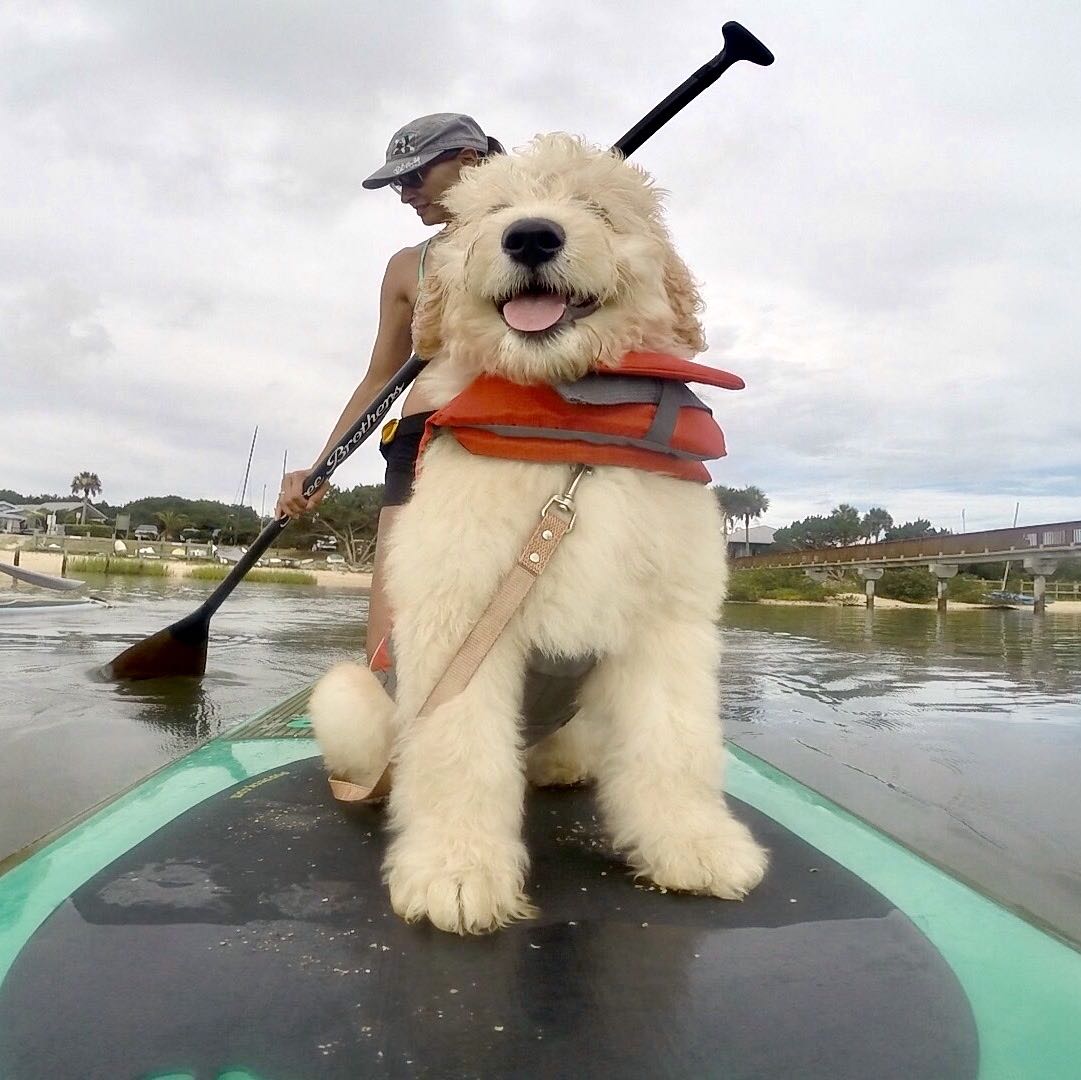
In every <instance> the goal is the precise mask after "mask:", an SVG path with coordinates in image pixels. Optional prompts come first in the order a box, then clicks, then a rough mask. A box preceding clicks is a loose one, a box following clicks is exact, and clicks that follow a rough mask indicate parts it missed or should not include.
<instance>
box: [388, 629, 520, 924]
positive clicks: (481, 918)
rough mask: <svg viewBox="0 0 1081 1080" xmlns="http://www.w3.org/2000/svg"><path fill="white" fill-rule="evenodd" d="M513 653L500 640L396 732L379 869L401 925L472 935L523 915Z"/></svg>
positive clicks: (516, 688) (517, 694)
mask: <svg viewBox="0 0 1081 1080" xmlns="http://www.w3.org/2000/svg"><path fill="white" fill-rule="evenodd" d="M519 652H520V650H517V649H516V648H515V646H514V645H513V643H511V642H509V641H508V640H507V639H501V640H500V642H498V643H497V644H496V646H495V648H494V649H493V650H492V652H491V653H490V654H489V656H488V657H487V659H486V660H485V661H484V663H483V664H481V666H480V668H479V669H478V670H477V672H476V674H475V675H474V676H473V679H472V681H471V682H470V684H469V686H468V687H467V688H466V689H465V690H464V691H463V692H462V693H461V694H459V695H458V696H457V697H455V698H453V699H452V700H450V701H448V702H446V703H445V704H443V705H441V706H439V707H438V708H437V709H435V710H434V711H433V712H431V713H430V714H428V715H427V716H423V717H421V718H419V719H417V718H415V717H414V718H412V719H410V720H407V721H405V722H404V723H403V724H402V726H401V728H400V734H399V736H398V744H397V747H396V750H395V770H394V788H393V790H392V792H391V796H390V823H391V828H392V829H393V831H394V834H395V836H394V840H393V842H392V844H391V846H390V850H389V851H388V853H387V859H386V862H385V864H384V868H383V869H384V875H385V878H386V881H387V884H388V885H389V887H390V897H391V903H392V905H393V907H394V910H395V911H396V912H397V913H398V914H399V915H401V916H402V917H403V918H404V919H406V920H407V921H410V922H412V921H415V920H417V919H422V918H425V917H427V918H428V919H430V920H431V921H432V923H434V924H435V925H436V926H437V927H439V929H441V930H447V931H453V932H455V933H459V934H480V933H485V932H487V931H489V930H494V929H496V928H497V927H499V926H503V925H505V924H506V923H508V922H511V921H512V920H514V919H521V918H527V917H529V916H530V915H532V914H533V908H532V907H531V906H530V904H529V901H528V900H527V898H526V896H525V891H524V890H525V874H526V870H527V867H528V855H527V853H526V848H525V844H524V843H523V841H522V811H523V802H524V798H525V777H524V770H523V762H522V748H521V745H520V738H519V733H518V711H519V708H520V705H521V693H522V662H521V657H520V655H518V653H519ZM399 685H400V687H404V680H403V683H400V684H399ZM409 705H410V703H409V702H408V701H407V700H406V697H405V696H404V695H403V698H402V706H403V708H409ZM412 706H413V710H414V711H415V709H416V703H415V702H413V703H412Z"/></svg>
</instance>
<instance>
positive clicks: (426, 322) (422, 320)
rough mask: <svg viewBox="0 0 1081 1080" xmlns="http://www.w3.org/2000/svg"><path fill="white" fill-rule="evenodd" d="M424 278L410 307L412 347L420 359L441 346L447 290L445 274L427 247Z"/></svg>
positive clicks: (433, 252)
mask: <svg viewBox="0 0 1081 1080" xmlns="http://www.w3.org/2000/svg"><path fill="white" fill-rule="evenodd" d="M427 255H428V257H427V259H426V260H425V261H426V265H425V267H424V280H423V281H422V282H421V283H420V288H419V289H418V290H417V303H416V307H414V308H413V324H412V328H413V351H414V352H415V353H416V354H417V356H419V357H420V358H421V359H423V360H431V359H432V357H434V356H435V355H436V354H437V353H438V352H440V351H441V350H442V348H443V308H444V301H445V300H446V295H447V290H446V285H445V276H444V275H443V274H442V273H441V272H440V270H439V266H438V263H439V261H440V260H439V259H438V258H433V256H435V255H436V252H435V251H433V250H432V248H431V247H429V249H428V253H427Z"/></svg>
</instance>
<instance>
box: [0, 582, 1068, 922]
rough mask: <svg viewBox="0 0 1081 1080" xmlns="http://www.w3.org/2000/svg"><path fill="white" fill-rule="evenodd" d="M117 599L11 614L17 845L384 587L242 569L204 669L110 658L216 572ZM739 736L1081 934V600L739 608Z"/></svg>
mask: <svg viewBox="0 0 1081 1080" xmlns="http://www.w3.org/2000/svg"><path fill="white" fill-rule="evenodd" d="M91 588H92V590H93V591H94V592H96V593H97V594H98V595H101V596H104V597H105V598H106V599H108V600H109V601H110V603H111V604H112V605H113V606H112V607H109V608H103V607H96V606H95V607H91V608H86V609H83V608H78V609H68V610H54V611H40V612H32V611H26V612H20V613H11V612H3V611H0V620H2V621H0V701H2V702H3V707H2V710H0V858H2V857H3V856H4V855H5V854H6V853H9V852H12V851H15V850H17V849H18V848H19V847H21V846H23V845H25V844H26V843H28V842H30V841H31V840H33V839H35V838H36V837H38V836H40V835H41V834H43V833H45V832H47V831H49V830H50V829H52V828H55V827H56V826H58V825H60V824H61V823H62V822H64V821H65V820H67V819H68V818H69V817H70V816H72V815H73V814H76V813H78V812H80V811H82V810H84V809H86V808H87V807H89V806H92V805H93V804H94V803H96V802H98V801H99V800H101V799H104V798H107V797H108V796H110V795H112V794H113V793H114V792H116V791H117V790H118V789H120V788H122V787H124V786H126V785H128V784H131V783H133V782H134V781H136V780H138V779H139V778H140V777H141V776H143V775H145V774H146V773H147V772H148V771H150V770H151V769H153V768H156V767H157V766H158V765H160V764H162V763H164V762H167V761H169V760H171V759H172V758H174V757H176V756H177V755H179V754H181V753H183V752H184V751H186V750H188V749H189V748H191V747H192V746H194V745H195V744H196V743H197V742H199V741H200V740H201V739H203V738H205V737H206V736H207V735H211V734H214V733H216V732H218V731H220V730H222V729H223V728H225V727H228V726H229V725H232V724H234V723H236V722H237V721H239V720H242V719H245V718H247V717H248V716H250V715H252V714H254V713H255V712H258V711H260V710H261V709H264V708H266V707H267V706H269V705H272V704H273V703H275V702H276V701H277V700H279V699H281V698H282V697H284V696H286V695H287V694H289V693H291V692H293V691H294V690H296V689H298V688H299V687H300V686H301V685H303V684H304V683H305V682H306V681H309V680H310V679H311V678H313V677H314V676H315V675H317V674H318V673H319V672H320V671H322V670H323V669H325V668H326V667H327V666H328V665H329V664H330V663H332V662H334V661H335V660H338V659H341V658H343V657H346V656H350V655H355V654H356V653H357V652H358V651H359V649H360V645H361V641H362V637H363V620H364V617H365V614H366V597H365V595H364V594H363V593H360V592H357V591H347V590H340V591H339V590H330V589H313V588H291V587H284V586H272V585H246V586H245V585H242V586H241V587H240V588H239V589H238V591H237V592H236V593H235V594H234V596H233V597H232V598H231V599H230V600H229V601H228V602H227V604H226V605H225V606H224V607H223V608H222V610H221V611H220V612H219V613H218V614H217V615H216V616H215V617H214V620H213V622H212V624H211V645H210V658H209V663H208V670H207V674H206V676H205V677H204V678H203V679H202V680H169V681H166V682H161V683H140V684H135V685H133V686H130V687H124V686H117V685H114V684H111V683H107V682H102V681H100V680H99V679H97V678H96V677H95V668H96V667H97V666H98V665H100V664H102V663H104V662H105V661H107V660H109V659H110V658H111V657H112V656H114V655H115V654H116V653H117V652H119V651H120V650H121V649H123V648H124V647H126V646H127V645H129V644H131V643H132V642H134V641H137V640H139V639H140V638H142V637H145V636H146V635H148V634H150V633H152V632H153V631H155V630H158V629H160V628H161V627H163V626H166V625H167V624H168V623H170V622H172V621H173V620H175V619H177V618H179V617H181V616H182V615H184V614H187V613H188V612H189V611H191V610H192V609H193V608H194V607H195V606H196V605H197V604H198V603H199V601H200V600H201V598H202V597H203V596H205V595H206V593H207V592H208V591H209V590H210V588H212V585H209V584H204V583H201V582H188V583H184V584H181V583H178V582H176V581H172V580H169V581H163V580H154V579H143V580H138V579H136V580H130V579H111V580H109V581H108V582H106V581H104V580H98V581H96V582H92V583H91ZM725 625H726V641H727V654H726V663H725V679H724V700H725V718H726V725H727V734H728V737H729V738H730V739H731V740H732V741H733V742H736V743H738V744H739V745H741V746H743V747H745V748H746V749H748V750H751V751H753V752H754V753H756V754H759V755H761V756H762V757H764V758H766V759H768V760H770V761H772V762H774V763H775V764H777V765H779V766H780V767H781V768H783V769H784V770H785V771H787V772H790V773H792V774H793V775H795V776H797V777H798V778H799V779H801V780H803V781H805V782H806V783H808V784H810V785H811V786H813V787H815V788H817V789H818V790H820V791H823V792H824V793H826V794H827V795H830V796H831V797H833V798H835V799H836V800H837V801H838V802H840V803H842V804H843V805H845V806H847V807H848V808H850V809H852V810H853V811H854V812H856V813H858V814H860V815H861V816H863V817H865V818H867V819H868V820H871V821H873V822H874V823H875V824H877V825H879V826H880V827H882V828H884V829H885V830H886V831H888V832H890V833H891V834H893V835H894V836H896V837H898V838H899V839H900V840H902V841H903V842H905V843H907V844H909V845H911V846H913V847H915V848H916V849H917V850H919V851H921V852H923V853H925V854H926V855H927V856H928V857H930V858H932V859H934V860H935V861H938V862H940V863H942V864H944V865H947V866H949V867H950V868H952V869H953V870H954V871H955V872H956V873H958V874H960V875H961V876H963V877H965V878H967V879H969V880H971V881H973V882H975V883H977V884H978V885H979V886H980V887H981V888H982V889H984V890H985V891H988V892H990V893H992V894H993V895H995V896H997V897H999V898H1001V899H1004V900H1005V901H1006V902H1008V903H1010V904H1011V905H1013V906H1015V907H1017V908H1019V909H1021V910H1024V911H1025V912H1027V913H1029V914H1030V915H1032V916H1034V917H1035V918H1038V919H1039V920H1041V921H1044V922H1047V923H1050V924H1052V925H1054V926H1056V927H1058V928H1059V929H1060V930H1062V931H1063V932H1065V933H1067V934H1069V935H1070V936H1072V937H1074V938H1075V939H1077V940H1081V805H1079V803H1081V800H1079V799H1078V794H1077V791H1078V784H1079V778H1081V704H1079V699H1081V616H1078V615H1071V614H1066V613H1057V614H1056V613H1054V612H1053V609H1052V611H1051V612H1049V613H1048V615H1047V616H1046V617H1045V618H1044V619H1042V620H1039V619H1034V618H1033V616H1032V614H1031V612H1012V611H957V612H952V613H950V614H949V615H947V616H945V617H940V616H938V615H937V613H936V612H934V611H925V610H911V611H907V610H905V611H885V610H882V611H877V612H874V613H873V614H869V613H867V612H865V611H864V610H863V609H861V608H838V609H833V608H793V607H760V606H757V605H729V607H728V608H727V609H726V613H725Z"/></svg>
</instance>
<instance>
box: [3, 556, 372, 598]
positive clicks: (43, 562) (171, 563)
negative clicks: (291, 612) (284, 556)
mask: <svg viewBox="0 0 1081 1080" xmlns="http://www.w3.org/2000/svg"><path fill="white" fill-rule="evenodd" d="M4 554H5V555H7V556H8V557H6V558H3V559H2V561H3V562H4V563H6V564H7V565H8V566H10V565H11V562H12V556H13V555H14V552H12V553H10V555H9V554H8V553H7V552H5V553H4ZM83 557H84V556H79V555H71V556H69V558H83ZM146 561H148V562H154V563H160V564H161V565H162V566H164V567H166V571H167V577H171V578H186V577H190V576H191V573H192V571H193V570H195V569H196V568H197V567H200V566H219V565H220V564H219V563H218V562H217V560H214V559H192V560H190V561H189V560H187V559H149V560H146ZM62 564H63V556H62V555H61V554H60V553H59V552H56V551H26V550H24V551H23V552H22V554H21V555H20V556H19V566H20V567H21V568H22V569H24V570H33V571H36V572H37V573H39V574H52V575H53V576H54V577H60V567H61V565H62ZM258 569H260V570H286V569H289V568H287V567H280V566H265V567H264V566H261V567H259V568H258ZM295 569H296V572H297V573H299V574H312V575H313V576H314V577H315V585H316V588H325V587H328V586H335V587H338V588H345V589H370V588H371V587H372V575H371V574H369V573H366V572H365V571H363V570H326V569H322V570H321V569H318V568H316V567H314V566H305V567H297V568H295ZM70 576H71V577H75V578H78V579H79V580H82V579H81V578H79V575H78V574H72V575H70ZM91 576H100V575H91ZM117 576H119V575H117ZM134 576H136V577H137V576H138V575H134ZM13 584H14V581H13V579H12V578H10V577H8V576H7V574H0V589H4V588H11V586H12V585H13ZM20 588H24V589H29V588H34V586H32V585H25V584H23V585H20Z"/></svg>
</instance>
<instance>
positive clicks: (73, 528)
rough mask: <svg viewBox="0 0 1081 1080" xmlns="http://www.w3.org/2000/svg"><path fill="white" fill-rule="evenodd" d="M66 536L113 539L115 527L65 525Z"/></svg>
mask: <svg viewBox="0 0 1081 1080" xmlns="http://www.w3.org/2000/svg"><path fill="white" fill-rule="evenodd" d="M64 535H65V536H94V537H97V538H99V539H103V538H104V539H111V538H112V535H113V527H112V526H111V525H65V526H64Z"/></svg>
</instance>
